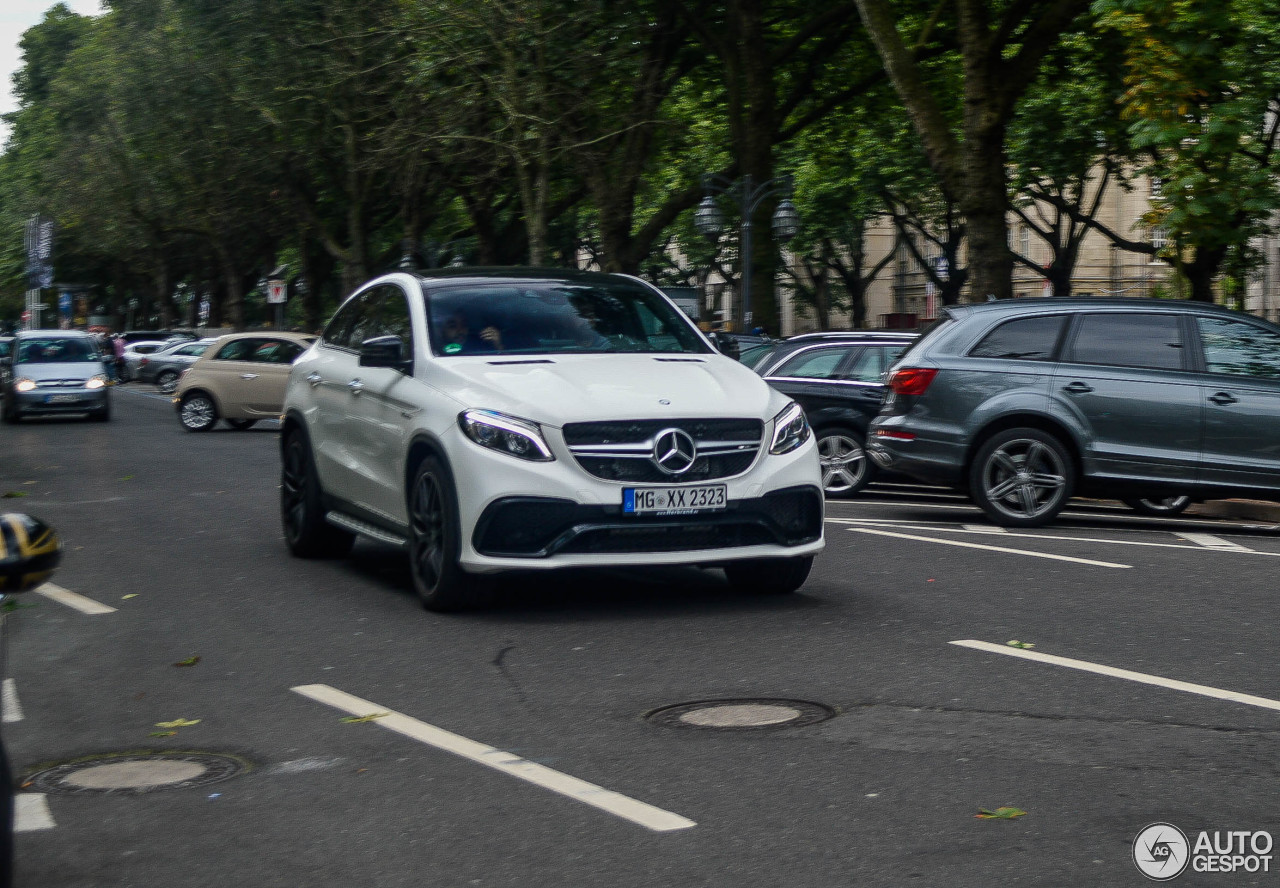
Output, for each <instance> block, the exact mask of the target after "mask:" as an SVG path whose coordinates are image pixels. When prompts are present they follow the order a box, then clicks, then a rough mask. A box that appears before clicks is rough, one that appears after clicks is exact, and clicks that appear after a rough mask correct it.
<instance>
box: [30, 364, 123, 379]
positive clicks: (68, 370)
mask: <svg viewBox="0 0 1280 888" xmlns="http://www.w3.org/2000/svg"><path fill="white" fill-rule="evenodd" d="M104 373H106V369H105V368H104V367H103V366H102V362H101V361H59V362H58V363H56V364H29V363H22V364H14V365H13V378H14V379H21V378H23V377H26V378H27V379H33V380H35V381H36V382H43V381H44V380H46V379H78V380H81V381H83V380H86V379H92V378H93V377H95V376H102V375H103V374H104Z"/></svg>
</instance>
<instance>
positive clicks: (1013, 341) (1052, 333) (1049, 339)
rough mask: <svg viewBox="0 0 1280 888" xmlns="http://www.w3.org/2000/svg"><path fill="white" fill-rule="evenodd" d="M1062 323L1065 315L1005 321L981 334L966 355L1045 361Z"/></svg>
mask: <svg viewBox="0 0 1280 888" xmlns="http://www.w3.org/2000/svg"><path fill="white" fill-rule="evenodd" d="M1066 322H1067V316H1066V315H1051V316H1049V317H1037V318H1018V319H1016V320H1012V321H1007V322H1005V323H1003V324H1001V325H1000V326H999V327H996V328H995V329H994V330H992V331H991V332H990V333H988V334H987V335H986V336H984V337H983V338H982V341H981V342H979V343H978V344H977V345H976V346H974V347H973V349H972V350H971V351H970V352H969V357H971V358H1008V359H1015V360H1020V361H1048V360H1050V359H1052V358H1053V351H1054V349H1055V348H1056V347H1057V345H1058V337H1059V336H1061V335H1062V328H1063V326H1064V325H1065V324H1066Z"/></svg>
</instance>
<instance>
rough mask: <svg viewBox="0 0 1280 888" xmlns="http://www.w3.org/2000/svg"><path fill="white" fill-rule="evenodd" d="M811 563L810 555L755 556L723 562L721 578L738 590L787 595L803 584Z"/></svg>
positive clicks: (758, 593)
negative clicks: (786, 556)
mask: <svg viewBox="0 0 1280 888" xmlns="http://www.w3.org/2000/svg"><path fill="white" fill-rule="evenodd" d="M812 567H813V556H812V555H801V556H796V557H793V558H757V559H753V560H751V561H734V562H732V563H730V564H726V565H725V566H724V575H725V579H727V580H728V581H729V585H730V586H732V587H733V588H734V589H737V590H738V591H740V592H750V593H753V594H757V595H789V594H791V593H792V592H795V591H796V590H797V589H799V588H800V587H801V586H803V585H804V581H805V580H807V579H808V578H809V570H810V569H811V568H812Z"/></svg>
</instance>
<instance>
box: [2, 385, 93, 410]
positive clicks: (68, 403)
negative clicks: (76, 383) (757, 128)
mask: <svg viewBox="0 0 1280 888" xmlns="http://www.w3.org/2000/svg"><path fill="white" fill-rule="evenodd" d="M9 394H10V395H11V396H13V399H14V402H13V404H14V409H16V410H18V411H19V412H20V413H22V414H23V415H24V416H38V415H44V414H49V415H52V414H59V413H100V412H102V411H103V410H106V409H107V398H108V395H107V389H106V388H105V387H103V388H100V389H67V390H60V391H48V390H44V391H42V390H40V389H36V390H35V391H30V392H15V391H13V390H12V389H10V390H9Z"/></svg>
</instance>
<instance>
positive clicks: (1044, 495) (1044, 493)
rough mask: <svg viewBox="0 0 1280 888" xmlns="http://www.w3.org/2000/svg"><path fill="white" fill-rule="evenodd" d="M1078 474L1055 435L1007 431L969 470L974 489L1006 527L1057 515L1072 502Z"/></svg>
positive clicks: (989, 443) (989, 514) (988, 444)
mask: <svg viewBox="0 0 1280 888" xmlns="http://www.w3.org/2000/svg"><path fill="white" fill-rule="evenodd" d="M1028 466H1029V467H1030V468H1029V469H1028V468H1027V467H1028ZM1075 474H1076V473H1075V465H1074V464H1073V463H1072V460H1071V454H1070V453H1069V452H1068V451H1067V448H1066V446H1065V445H1064V444H1063V443H1062V441H1061V440H1059V439H1058V438H1057V437H1055V436H1054V435H1052V434H1050V433H1049V432H1045V431H1041V430H1040V429H1032V428H1016V429H1006V430H1005V431H1003V432H997V433H996V434H994V435H992V436H991V437H990V438H988V439H987V440H986V441H984V442H983V443H982V445H981V446H980V447H979V448H978V452H977V454H976V455H975V456H974V458H973V462H972V463H971V464H970V466H969V491H970V495H971V496H972V497H973V501H974V502H975V503H977V504H978V506H979V507H980V508H981V509H982V511H984V512H986V513H987V517H988V518H990V519H991V520H992V521H994V522H995V523H996V524H998V525H1000V526H1001V527H1040V526H1042V525H1045V524H1048V523H1049V522H1050V521H1052V520H1053V519H1054V518H1056V517H1058V513H1059V512H1061V511H1062V510H1063V508H1064V507H1065V506H1066V505H1067V501H1068V500H1069V499H1071V492H1072V490H1074V488H1075V483H1076V478H1075Z"/></svg>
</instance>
